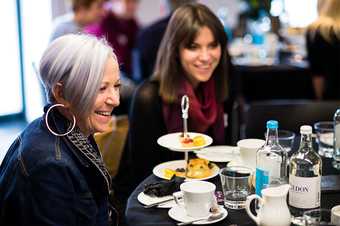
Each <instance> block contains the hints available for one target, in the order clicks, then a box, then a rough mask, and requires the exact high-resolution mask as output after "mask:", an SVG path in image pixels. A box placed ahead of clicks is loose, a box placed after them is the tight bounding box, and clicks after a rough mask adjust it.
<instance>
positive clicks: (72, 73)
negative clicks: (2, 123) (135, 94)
mask: <svg viewBox="0 0 340 226" xmlns="http://www.w3.org/2000/svg"><path fill="white" fill-rule="evenodd" d="M40 75H41V80H42V82H43V84H44V86H45V90H46V92H47V96H48V100H49V102H50V104H48V105H47V106H46V107H45V109H44V112H45V113H44V115H43V116H42V117H40V118H38V119H36V120H35V121H33V122H32V123H31V124H30V125H29V126H28V127H27V128H26V129H25V130H24V131H23V132H22V133H21V134H20V135H19V136H18V138H17V139H16V140H15V141H14V143H13V144H12V145H11V147H10V148H9V150H8V152H7V154H6V156H5V159H4V161H3V162H2V164H1V167H0V225H72V226H74V225H82V226H84V225H97V226H98V225H109V214H110V213H109V212H110V211H109V209H110V208H109V206H110V205H109V203H108V195H109V192H110V190H111V178H110V176H109V174H108V171H107V170H106V168H105V166H104V163H103V160H102V157H101V155H100V153H99V151H98V148H97V145H96V143H95V141H94V139H93V136H92V135H93V133H95V132H103V131H105V130H107V129H108V127H109V123H110V121H111V112H112V110H113V108H115V107H116V106H118V105H119V87H120V78H119V66H118V63H117V59H116V56H115V54H114V53H113V51H112V49H111V47H109V45H107V44H106V43H105V42H104V41H102V40H98V39H96V38H94V37H90V36H87V35H74V34H72V35H66V36H63V37H60V38H58V39H56V40H55V41H53V42H52V43H51V44H50V46H49V47H48V48H47V50H46V51H45V53H44V54H43V57H42V59H41V62H40Z"/></svg>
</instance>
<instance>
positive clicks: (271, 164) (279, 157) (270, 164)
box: [255, 120, 288, 196]
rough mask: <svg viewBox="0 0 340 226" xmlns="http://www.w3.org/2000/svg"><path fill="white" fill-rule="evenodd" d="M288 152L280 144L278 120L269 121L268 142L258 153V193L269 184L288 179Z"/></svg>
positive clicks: (285, 181)
mask: <svg viewBox="0 0 340 226" xmlns="http://www.w3.org/2000/svg"><path fill="white" fill-rule="evenodd" d="M287 159H288V154H287V152H286V151H285V150H284V149H283V148H282V147H281V146H280V145H279V139H278V122H277V121H275V120H270V121H268V122H267V134H266V143H265V144H264V146H263V147H261V148H260V149H259V150H258V151H257V153H256V186H255V190H256V194H257V195H260V196H261V190H262V189H263V188H266V187H268V186H277V185H281V184H286V183H288V181H287Z"/></svg>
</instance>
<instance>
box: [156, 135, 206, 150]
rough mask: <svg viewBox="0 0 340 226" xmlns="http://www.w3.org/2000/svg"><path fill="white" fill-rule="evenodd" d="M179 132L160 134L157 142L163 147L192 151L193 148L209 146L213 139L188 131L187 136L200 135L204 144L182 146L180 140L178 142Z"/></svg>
mask: <svg viewBox="0 0 340 226" xmlns="http://www.w3.org/2000/svg"><path fill="white" fill-rule="evenodd" d="M181 134H182V133H181V132H178V133H169V134H166V135H163V136H161V137H160V138H158V139H157V143H158V144H159V145H160V146H162V147H165V148H168V149H170V150H172V151H181V152H185V151H194V150H198V149H201V148H204V147H207V146H209V145H210V144H211V143H212V142H213V140H212V138H211V137H209V136H208V135H205V134H202V133H193V132H188V135H189V137H191V138H193V137H195V136H202V137H203V138H204V140H205V144H204V145H201V146H194V147H183V146H182V144H181V142H180V136H181Z"/></svg>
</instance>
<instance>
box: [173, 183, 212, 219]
mask: <svg viewBox="0 0 340 226" xmlns="http://www.w3.org/2000/svg"><path fill="white" fill-rule="evenodd" d="M180 189H181V191H180V192H176V193H174V194H173V196H174V199H175V201H176V203H177V205H184V208H185V211H186V213H187V215H188V216H191V217H194V218H198V217H205V216H208V215H209V214H210V208H211V207H213V206H215V205H216V199H215V196H214V193H215V190H216V186H215V185H214V184H213V183H210V182H207V181H189V182H184V183H183V184H181V186H180ZM181 198H183V199H184V204H183V202H179V200H180V199H181Z"/></svg>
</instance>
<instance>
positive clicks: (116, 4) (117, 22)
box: [86, 0, 139, 77]
mask: <svg viewBox="0 0 340 226" xmlns="http://www.w3.org/2000/svg"><path fill="white" fill-rule="evenodd" d="M138 4H139V0H111V1H109V2H108V5H107V6H106V7H105V8H108V12H107V13H106V15H105V17H104V18H103V19H102V20H101V21H100V22H99V23H98V24H94V25H92V26H88V27H87V28H86V31H87V32H88V33H90V34H93V35H95V36H97V37H105V38H106V39H107V41H108V42H109V43H110V45H111V46H112V48H113V49H114V50H115V52H116V53H117V55H118V60H119V63H120V64H121V70H122V72H124V73H125V75H126V76H127V77H130V75H131V53H132V48H133V45H134V42H135V39H136V36H137V32H138V30H139V25H138V22H137V19H136V12H137V9H138Z"/></svg>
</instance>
